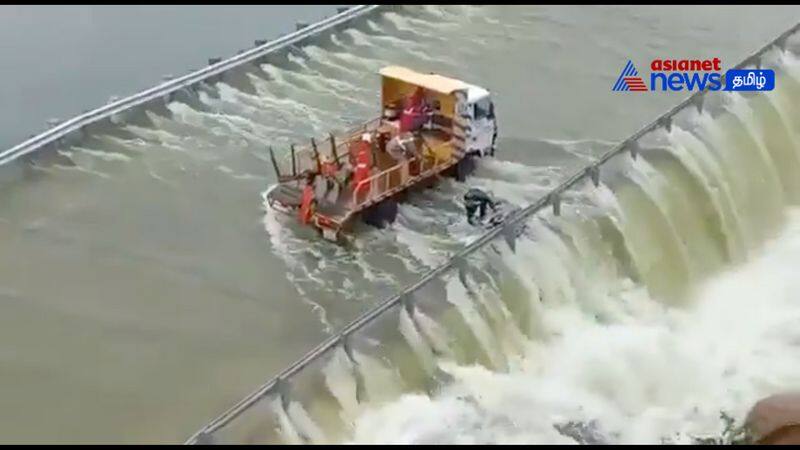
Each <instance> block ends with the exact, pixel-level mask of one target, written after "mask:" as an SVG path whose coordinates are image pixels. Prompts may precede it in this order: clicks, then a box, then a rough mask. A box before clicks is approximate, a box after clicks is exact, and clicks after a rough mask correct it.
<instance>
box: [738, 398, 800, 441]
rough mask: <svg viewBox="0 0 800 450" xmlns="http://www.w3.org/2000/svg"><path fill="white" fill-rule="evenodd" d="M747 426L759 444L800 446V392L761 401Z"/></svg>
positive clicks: (756, 405)
mask: <svg viewBox="0 0 800 450" xmlns="http://www.w3.org/2000/svg"><path fill="white" fill-rule="evenodd" d="M745 425H746V426H747V428H748V429H749V430H750V431H751V433H752V434H753V438H754V439H755V440H756V442H758V443H759V444H800V392H793V393H784V394H777V395H772V396H770V397H767V398H765V399H762V400H760V401H759V402H758V403H756V404H755V405H754V406H753V408H752V409H751V410H750V413H749V414H748V415H747V419H746V422H745Z"/></svg>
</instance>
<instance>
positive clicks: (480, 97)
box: [458, 85, 497, 156]
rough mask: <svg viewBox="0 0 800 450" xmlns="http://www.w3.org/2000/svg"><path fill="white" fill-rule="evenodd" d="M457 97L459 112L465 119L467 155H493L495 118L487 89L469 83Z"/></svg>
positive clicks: (495, 136)
mask: <svg viewBox="0 0 800 450" xmlns="http://www.w3.org/2000/svg"><path fill="white" fill-rule="evenodd" d="M465 90H466V96H465V97H464V96H462V97H461V98H460V99H459V105H458V108H459V113H460V114H461V115H462V117H463V118H464V119H465V120H466V122H467V124H468V129H467V133H466V147H467V148H466V150H467V154H469V155H476V156H487V155H490V156H494V151H495V144H496V141H497V118H496V116H495V112H494V103H493V102H492V99H491V96H490V94H489V91H487V90H486V89H484V88H481V87H478V86H473V85H469V86H467V88H466V89H465Z"/></svg>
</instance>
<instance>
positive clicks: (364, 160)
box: [353, 142, 370, 194]
mask: <svg viewBox="0 0 800 450" xmlns="http://www.w3.org/2000/svg"><path fill="white" fill-rule="evenodd" d="M369 166H370V147H369V144H368V143H367V142H361V143H360V146H359V148H358V153H356V170H355V173H354V174H353V183H354V185H355V189H356V191H357V192H358V193H359V194H362V193H365V192H369V183H364V184H362V185H361V186H359V183H360V182H361V181H364V180H366V179H368V178H369V177H370V173H369V172H370V171H369Z"/></svg>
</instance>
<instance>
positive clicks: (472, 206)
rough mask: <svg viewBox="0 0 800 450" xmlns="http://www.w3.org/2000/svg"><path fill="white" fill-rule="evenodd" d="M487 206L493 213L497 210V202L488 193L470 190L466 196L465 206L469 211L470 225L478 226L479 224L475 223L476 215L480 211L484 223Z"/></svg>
mask: <svg viewBox="0 0 800 450" xmlns="http://www.w3.org/2000/svg"><path fill="white" fill-rule="evenodd" d="M487 205H488V206H489V207H491V208H492V211H494V210H496V209H497V202H495V201H494V200H493V199H492V197H491V196H490V195H489V194H487V193H486V192H484V191H482V190H480V189H478V188H471V189H470V190H468V191H467V193H466V194H464V206H465V207H466V209H467V222H469V224H470V225H477V223H475V213H477V212H478V211H480V213H479V216H480V220H481V221H482V220H483V218H484V217H485V216H486V206H487Z"/></svg>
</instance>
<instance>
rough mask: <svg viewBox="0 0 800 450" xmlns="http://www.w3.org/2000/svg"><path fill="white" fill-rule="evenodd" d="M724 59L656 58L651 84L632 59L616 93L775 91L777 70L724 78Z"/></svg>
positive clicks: (732, 73)
mask: <svg viewBox="0 0 800 450" xmlns="http://www.w3.org/2000/svg"><path fill="white" fill-rule="evenodd" d="M720 63H721V61H720V59H719V58H713V59H706V60H699V59H692V60H689V59H682V60H674V59H654V60H653V61H652V62H651V63H650V69H651V72H650V85H649V87H648V86H647V85H646V84H645V82H644V81H643V80H642V78H641V77H640V76H639V72H638V71H637V70H636V67H635V66H634V65H633V62H632V61H631V60H628V63H627V64H625V67H623V69H622V72H620V74H619V77H618V78H617V81H616V83H614V86H613V87H612V88H611V90H612V91H615V92H621V91H631V92H648V91H673V92H676V91H677V92H680V91H684V90H685V91H694V90H701V91H702V90H709V91H720V90H725V91H771V90H773V89H774V88H775V71H773V70H771V69H761V68H758V69H731V70H728V71H727V72H725V76H724V78H723V75H722V68H721V67H720Z"/></svg>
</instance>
